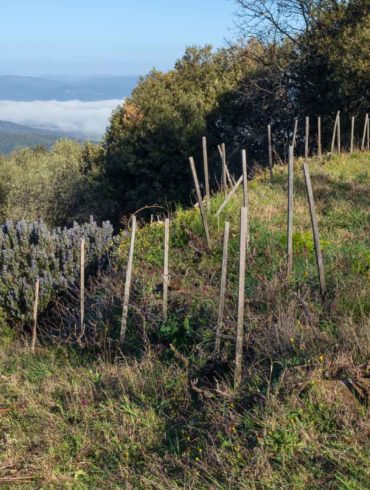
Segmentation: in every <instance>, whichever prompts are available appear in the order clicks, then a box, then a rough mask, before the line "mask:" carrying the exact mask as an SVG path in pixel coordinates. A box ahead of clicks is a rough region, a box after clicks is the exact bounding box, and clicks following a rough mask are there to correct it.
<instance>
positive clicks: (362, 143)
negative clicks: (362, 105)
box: [361, 114, 369, 151]
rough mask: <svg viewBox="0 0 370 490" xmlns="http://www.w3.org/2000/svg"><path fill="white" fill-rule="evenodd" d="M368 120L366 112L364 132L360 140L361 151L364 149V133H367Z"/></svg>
mask: <svg viewBox="0 0 370 490" xmlns="http://www.w3.org/2000/svg"><path fill="white" fill-rule="evenodd" d="M368 121H369V114H366V116H365V123H364V132H363V133H362V141H361V150H362V151H364V149H365V140H366V134H367V125H368Z"/></svg>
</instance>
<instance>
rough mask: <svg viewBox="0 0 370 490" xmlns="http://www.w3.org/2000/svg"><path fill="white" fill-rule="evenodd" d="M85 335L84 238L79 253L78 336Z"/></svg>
mask: <svg viewBox="0 0 370 490" xmlns="http://www.w3.org/2000/svg"><path fill="white" fill-rule="evenodd" d="M84 335H85V239H84V238H82V240H81V253H80V338H82V337H83V336H84Z"/></svg>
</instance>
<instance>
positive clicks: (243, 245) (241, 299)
mask: <svg viewBox="0 0 370 490" xmlns="http://www.w3.org/2000/svg"><path fill="white" fill-rule="evenodd" d="M246 224H247V210H246V209H245V208H241V210H240V255H239V293H238V325H237V331H236V350H235V373H234V388H235V390H237V389H238V388H239V387H240V385H241V382H242V366H243V339H244V306H245V305H244V303H245V262H246V249H247V226H246Z"/></svg>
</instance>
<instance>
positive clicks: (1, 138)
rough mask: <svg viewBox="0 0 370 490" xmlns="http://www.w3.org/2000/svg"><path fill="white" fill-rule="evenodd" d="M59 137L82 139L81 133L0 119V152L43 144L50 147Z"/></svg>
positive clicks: (4, 152)
mask: <svg viewBox="0 0 370 490" xmlns="http://www.w3.org/2000/svg"><path fill="white" fill-rule="evenodd" d="M61 138H73V139H78V140H82V139H83V137H82V136H81V135H76V134H72V133H63V132H62V131H50V130H47V129H45V130H44V129H37V128H30V127H28V126H22V125H20V124H13V123H10V122H7V121H0V153H2V154H6V153H10V152H12V151H13V150H15V149H17V148H24V147H32V146H37V145H43V146H45V147H46V148H50V147H51V146H53V144H54V143H55V142H56V141H57V140H58V139H61Z"/></svg>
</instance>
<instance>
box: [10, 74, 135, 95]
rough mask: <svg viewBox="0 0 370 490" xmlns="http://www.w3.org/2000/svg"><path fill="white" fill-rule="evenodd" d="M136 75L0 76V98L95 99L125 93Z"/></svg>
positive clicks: (132, 86) (133, 84)
mask: <svg viewBox="0 0 370 490" xmlns="http://www.w3.org/2000/svg"><path fill="white" fill-rule="evenodd" d="M138 79H139V76H138V75H128V76H114V75H97V76H83V77H74V76H60V77H27V76H15V75H2V76H0V100H12V101H33V100H58V101H67V100H81V101H98V100H105V99H122V98H124V97H128V96H129V95H130V94H131V92H132V90H133V89H134V87H135V86H136V84H137V82H138Z"/></svg>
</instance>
